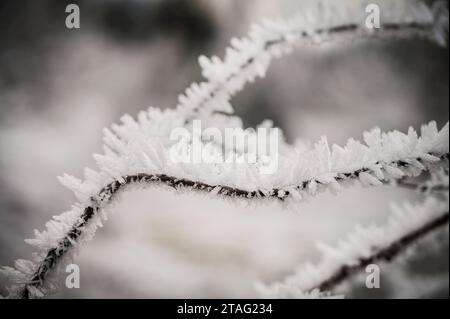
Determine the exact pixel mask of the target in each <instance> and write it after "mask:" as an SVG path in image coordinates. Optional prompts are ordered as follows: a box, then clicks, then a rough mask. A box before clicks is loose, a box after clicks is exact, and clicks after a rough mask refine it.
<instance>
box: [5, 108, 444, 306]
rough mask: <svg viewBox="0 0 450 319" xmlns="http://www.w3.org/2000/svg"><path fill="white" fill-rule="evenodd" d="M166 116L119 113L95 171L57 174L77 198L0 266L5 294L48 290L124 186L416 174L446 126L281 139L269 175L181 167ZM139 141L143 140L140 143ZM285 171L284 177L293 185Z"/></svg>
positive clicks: (436, 161) (221, 186)
mask: <svg viewBox="0 0 450 319" xmlns="http://www.w3.org/2000/svg"><path fill="white" fill-rule="evenodd" d="M173 115H174V114H173V113H172V112H170V111H166V112H165V113H164V112H160V111H156V110H149V112H142V113H140V116H139V117H138V122H136V121H134V120H133V119H132V118H130V117H127V116H126V117H124V118H123V120H122V121H123V124H122V125H121V126H118V125H114V126H113V129H114V131H115V133H116V134H112V133H111V132H109V131H108V130H105V154H104V155H96V156H95V157H96V159H97V162H98V165H99V169H100V170H99V171H98V172H95V171H93V170H91V169H86V171H85V181H83V182H82V181H80V180H77V179H75V178H74V177H71V176H68V175H66V176H65V177H64V178H61V182H62V183H63V184H64V185H66V186H67V187H69V188H70V189H71V190H73V191H74V193H75V195H76V196H77V198H78V200H79V203H77V204H75V205H74V207H73V208H72V210H70V211H68V212H66V213H64V214H63V215H61V216H58V217H55V218H54V220H52V221H50V222H49V223H47V230H46V231H44V232H42V233H40V232H38V231H35V235H36V238H35V239H30V240H27V242H28V243H30V244H32V245H34V246H36V247H38V248H39V249H40V250H41V253H40V254H37V255H35V256H34V258H35V260H33V261H25V260H20V261H18V262H16V265H15V266H16V269H14V268H4V269H3V270H2V272H4V273H6V274H7V275H8V276H9V277H11V278H12V279H13V281H15V282H19V283H20V284H16V285H14V286H13V287H12V288H11V290H10V294H11V296H12V297H23V298H29V297H39V296H41V295H44V294H46V293H48V292H50V291H52V290H53V289H54V288H53V284H52V283H51V281H50V280H48V279H49V278H50V277H51V274H52V272H54V271H55V270H56V269H58V266H59V265H61V264H64V260H65V258H66V257H68V256H70V254H71V252H72V251H74V248H77V247H78V246H79V245H80V244H82V243H83V242H85V241H87V240H89V239H91V238H92V237H93V236H94V234H95V231H96V229H97V227H98V226H99V225H101V224H102V220H103V219H106V216H105V212H104V210H103V207H104V206H105V205H107V204H108V203H109V202H110V201H111V200H112V199H113V197H114V195H116V194H117V193H118V192H119V191H121V190H123V189H124V188H125V187H126V186H127V185H131V184H136V183H137V184H141V185H142V184H163V185H166V186H170V187H172V188H175V189H177V190H178V189H181V188H188V189H192V190H198V191H204V192H208V193H210V194H212V195H214V196H220V195H222V196H228V197H238V198H246V199H251V198H276V199H282V200H284V199H286V198H293V199H294V200H300V199H301V198H302V197H304V196H313V195H315V194H316V193H318V192H320V191H324V190H327V189H331V190H333V191H336V190H337V189H338V188H339V187H340V185H348V184H349V182H351V181H356V180H357V181H360V182H361V183H362V184H364V185H367V186H370V185H381V184H382V181H388V180H397V179H401V178H404V177H405V176H418V175H420V174H421V173H422V172H424V171H427V170H428V168H429V167H431V166H436V165H444V166H446V165H447V164H448V152H449V150H448V148H449V145H448V140H449V139H448V134H449V126H448V124H447V125H446V126H445V127H444V128H443V129H442V130H440V131H439V130H438V129H437V126H436V124H435V123H430V124H429V125H424V126H423V127H422V136H421V137H419V136H418V135H417V133H416V132H415V131H414V130H413V129H410V130H409V132H408V134H403V133H400V132H397V131H394V132H389V133H381V131H380V130H379V129H375V130H373V131H371V132H367V133H365V134H364V135H365V136H364V138H365V142H366V144H362V143H360V142H357V141H355V140H353V139H350V140H349V142H348V143H347V145H346V146H345V147H339V146H337V145H334V146H333V147H332V148H330V147H329V146H328V144H327V143H326V140H324V139H322V140H321V141H320V142H319V143H317V144H316V145H315V147H313V148H312V149H310V150H309V151H303V152H302V153H301V154H299V153H298V150H297V151H296V149H295V147H293V146H290V147H291V149H289V150H288V149H287V147H288V146H287V145H285V147H286V148H285V149H284V151H283V153H284V155H283V157H282V158H281V159H280V168H279V172H278V173H277V174H274V175H260V176H258V175H257V168H256V166H255V165H253V164H245V163H242V164H240V166H237V167H236V166H233V170H232V171H229V170H228V167H227V164H223V165H209V164H204V165H199V164H184V165H181V168H180V164H177V165H171V162H170V158H169V156H168V154H169V153H170V144H168V145H166V146H163V145H164V144H167V142H168V140H167V137H166V134H165V132H164V131H163V130H162V128H163V127H164V128H165V129H169V127H170V125H169V123H179V121H177V120H176V117H173ZM153 121H155V123H154V122H153ZM165 121H167V123H165ZM156 123H158V124H159V125H160V126H161V127H159V126H158V125H156ZM157 132H158V134H160V137H159V138H157V137H156V136H157ZM144 141H145V144H141V143H140V142H142V143H144ZM164 161H165V162H164ZM197 165H199V167H197ZM241 166H243V167H241ZM180 169H181V170H180ZM242 170H243V171H242ZM135 171H140V172H141V173H135ZM243 172H247V174H243ZM248 172H250V173H251V174H248ZM293 172H294V174H293ZM170 173H172V174H170ZM286 174H289V175H290V176H291V182H292V184H289V180H288V179H287V177H286ZM242 176H253V180H250V181H249V180H248V177H247V178H246V179H247V183H244V182H243V180H242V179H241V178H242ZM294 181H295V182H294ZM236 185H241V186H240V187H238V186H236ZM268 185H272V186H271V187H270V188H269V187H268ZM24 283H25V284H24Z"/></svg>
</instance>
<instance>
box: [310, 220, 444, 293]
mask: <svg viewBox="0 0 450 319" xmlns="http://www.w3.org/2000/svg"><path fill="white" fill-rule="evenodd" d="M448 223H449V213H448V212H446V213H445V214H443V215H442V216H441V217H438V218H436V219H435V220H433V221H431V222H429V223H428V224H426V225H423V226H422V227H421V228H419V229H417V230H415V231H413V232H411V233H409V234H407V235H405V236H403V237H401V238H399V239H398V240H397V241H396V242H394V243H392V244H390V245H389V246H387V247H383V248H382V249H380V250H378V251H377V252H376V253H375V254H374V255H372V256H370V257H366V258H361V259H360V260H359V262H358V264H356V265H352V266H348V265H344V266H342V268H341V269H339V270H338V271H337V272H336V273H335V274H334V275H332V276H331V277H330V278H328V279H326V280H325V281H323V282H322V283H321V284H320V285H319V286H318V287H316V288H315V289H318V290H319V291H332V290H333V289H334V288H335V287H336V286H338V285H339V284H341V283H343V282H344V281H345V280H346V279H348V278H349V277H350V276H352V275H354V274H356V273H358V272H361V271H363V270H364V269H365V268H366V267H367V266H368V265H370V264H377V263H379V262H391V261H392V260H393V259H394V258H396V257H397V256H398V255H400V254H401V253H402V252H403V251H405V250H406V249H407V248H408V247H409V246H410V245H412V244H414V243H415V242H416V241H418V240H420V239H421V238H423V237H424V236H426V235H428V234H430V233H432V232H433V231H435V230H438V229H439V228H441V227H444V226H445V225H448Z"/></svg>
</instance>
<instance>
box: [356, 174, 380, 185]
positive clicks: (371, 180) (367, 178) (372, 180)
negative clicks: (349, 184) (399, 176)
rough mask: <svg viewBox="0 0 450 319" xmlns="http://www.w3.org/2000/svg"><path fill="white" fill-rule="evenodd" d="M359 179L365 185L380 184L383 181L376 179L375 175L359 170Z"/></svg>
mask: <svg viewBox="0 0 450 319" xmlns="http://www.w3.org/2000/svg"><path fill="white" fill-rule="evenodd" d="M359 179H360V180H361V182H362V183H363V185H365V186H380V185H383V183H382V182H381V181H380V180H379V179H377V178H376V177H374V176H372V175H371V174H369V173H366V172H361V173H359Z"/></svg>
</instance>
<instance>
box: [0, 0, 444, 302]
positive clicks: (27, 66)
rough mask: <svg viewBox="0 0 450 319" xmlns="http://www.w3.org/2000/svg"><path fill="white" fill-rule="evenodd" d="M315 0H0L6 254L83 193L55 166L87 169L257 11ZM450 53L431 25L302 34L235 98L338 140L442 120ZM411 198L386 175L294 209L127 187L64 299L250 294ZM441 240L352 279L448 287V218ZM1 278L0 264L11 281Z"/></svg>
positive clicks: (0, 208)
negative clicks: (407, 36) (345, 39)
mask: <svg viewBox="0 0 450 319" xmlns="http://www.w3.org/2000/svg"><path fill="white" fill-rule="evenodd" d="M337 1H338V0H336V1H335V2H337ZM315 2H317V1H314V0H309V1H297V0H278V1H273V0H246V1H240V0H184V1H182V0H147V1H145V0H127V1H125V0H108V1H107V0H96V1H86V0H84V1H82V0H77V1H61V0H39V1H31V0H29V1H24V0H3V1H1V2H0V265H12V264H13V261H14V259H16V258H28V257H29V256H30V254H31V252H32V248H31V247H28V246H27V245H26V244H25V243H24V241H23V239H24V238H30V237H32V231H33V229H35V228H37V229H42V228H43V227H44V223H45V222H46V221H47V220H49V219H50V218H51V216H53V215H57V214H60V213H61V212H63V211H64V210H66V209H68V208H69V207H70V205H71V203H72V202H73V201H74V198H73V197H72V195H71V194H70V193H69V192H68V191H67V190H66V189H65V188H63V187H62V186H61V185H60V184H59V183H58V181H57V179H56V176H58V175H61V174H62V173H64V172H66V173H69V174H72V175H75V176H81V173H82V169H83V168H84V167H85V166H90V167H93V166H94V160H93V159H92V154H93V153H94V152H98V151H100V147H101V138H102V133H101V130H102V128H103V127H106V126H109V125H110V124H111V123H113V122H117V121H118V119H119V118H120V116H121V115H122V114H124V113H129V114H131V115H135V114H136V113H137V112H138V111H139V110H141V109H144V108H146V107H148V106H156V107H161V108H173V107H174V106H175V105H176V101H177V96H178V94H179V93H181V92H182V91H183V90H184V89H185V87H187V86H188V85H189V84H190V83H191V82H192V81H198V80H201V74H200V68H199V66H198V63H197V57H198V56H199V55H201V54H206V55H207V56H211V55H214V54H216V55H219V56H223V53H224V50H225V48H226V47H227V46H228V43H229V40H230V38H231V37H233V36H243V35H245V34H246V33H247V31H248V29H249V27H250V25H251V24H252V23H253V22H258V21H260V20H261V19H262V18H264V17H274V16H287V17H289V16H290V15H291V14H292V12H295V11H301V10H303V9H304V8H305V7H307V6H309V5H311V4H313V3H315ZM349 2H351V0H349ZM353 2H355V3H356V2H358V1H357V0H354V1H353ZM372 2H373V1H372ZM69 3H76V4H78V5H79V7H80V11H81V28H80V29H71V30H70V29H67V28H66V27H65V19H66V16H67V14H66V13H65V7H66V5H67V4H69ZM448 61H449V59H448V48H441V47H438V46H436V45H434V44H431V43H430V42H429V41H426V40H423V39H412V40H400V39H396V40H392V41H373V40H369V41H367V40H361V41H356V42H354V43H346V44H339V45H337V46H333V47H314V48H305V49H301V50H298V51H297V52H296V53H294V54H292V55H290V56H289V57H286V58H284V59H282V60H277V61H275V63H274V64H273V66H272V67H271V69H270V71H269V73H268V75H267V77H266V78H265V79H263V80H259V81H258V82H256V83H255V84H252V85H250V86H249V87H247V89H246V90H244V92H241V93H240V94H239V95H238V96H237V97H236V98H235V99H234V100H233V101H232V103H233V105H234V106H235V109H236V112H237V114H238V115H240V116H242V118H243V120H244V123H245V125H246V126H255V125H256V124H258V123H260V122H261V121H262V120H264V119H272V120H274V123H275V125H277V126H279V127H281V128H282V129H283V130H284V131H285V134H286V138H287V139H288V140H289V141H290V142H293V141H294V139H295V138H297V137H301V138H304V139H310V140H313V141H315V140H317V139H318V138H319V137H320V136H322V135H326V136H327V137H328V138H329V141H330V142H332V143H341V144H342V143H344V142H345V141H346V139H347V138H349V137H355V138H357V139H360V138H361V136H362V132H363V131H364V130H367V129H370V128H372V127H374V126H379V127H381V128H382V129H383V130H390V129H398V130H403V131H404V130H407V128H408V126H409V125H413V126H414V127H415V128H419V126H420V124H421V123H425V122H428V121H430V120H436V121H437V122H438V124H439V126H442V125H443V124H445V123H446V122H447V121H448V119H449V113H448V104H449V94H448V88H449V86H448ZM404 200H412V201H415V200H419V198H418V196H417V195H415V194H414V193H411V192H408V191H405V190H400V189H394V188H390V187H387V186H385V187H381V188H377V189H351V190H346V191H344V192H343V193H342V194H341V195H339V196H338V197H335V196H332V195H320V196H318V197H317V198H315V200H314V201H311V202H309V203H305V204H304V205H302V206H299V207H296V208H292V207H287V208H286V207H281V206H279V205H276V204H273V205H270V206H267V205H260V204H255V205H250V206H248V205H246V204H242V205H236V204H235V203H229V202H226V201H225V202H224V201H222V200H215V199H211V198H209V197H206V196H203V195H200V194H194V195H186V194H182V195H177V196H174V194H173V192H171V191H167V190H165V189H159V188H158V189H151V188H150V189H146V190H136V191H133V192H128V193H126V194H123V195H122V197H121V199H120V200H119V201H117V202H116V203H115V204H114V205H112V206H111V207H109V208H108V210H109V211H111V212H112V213H113V214H112V217H111V218H110V220H109V222H108V223H107V225H106V227H105V228H104V229H101V230H100V231H99V232H98V234H97V236H96V238H95V239H94V240H93V241H92V242H91V243H90V244H89V245H87V246H86V247H85V249H84V250H82V251H81V252H80V255H79V257H78V259H77V260H76V262H77V263H78V265H79V266H80V269H81V288H80V289H73V290H69V289H63V290H62V291H61V292H60V293H59V294H58V295H56V296H55V297H59V298H62V297H66V298H78V297H81V298H103V297H106V298H110V297H120V298H136V297H137V298H171V297H179V298H198V297H206V298H214V297H223V298H227V297H252V296H255V291H254V286H253V285H254V283H255V282H257V281H263V282H272V281H275V280H280V279H282V278H283V277H284V276H286V275H287V274H289V273H291V272H292V270H293V269H294V267H295V265H297V264H299V263H301V262H304V261H307V260H312V261H314V260H317V258H318V257H319V256H318V255H317V253H316V251H315V248H314V243H315V242H317V241H318V240H320V241H323V242H326V243H333V242H334V241H335V240H336V238H338V237H339V236H342V235H343V234H345V233H346V232H348V231H349V230H351V229H353V227H354V225H355V224H356V223H359V224H363V225H367V224H368V223H370V222H375V223H382V222H383V221H384V220H385V219H386V216H387V215H388V214H389V204H390V203H391V202H402V201H404ZM438 240H439V242H441V244H440V245H433V247H430V246H429V245H428V246H425V248H424V249H421V251H422V252H423V253H422V254H419V255H417V254H415V255H414V256H411V257H410V258H409V259H410V260H409V262H408V263H405V262H404V261H400V262H398V263H395V264H393V265H389V266H382V280H381V289H378V290H368V289H365V287H364V285H363V282H364V281H363V282H362V283H361V282H359V283H358V282H355V283H354V284H353V285H352V286H351V287H346V288H345V292H346V293H347V295H348V296H350V297H355V298H360V297H369V298H432V297H443V298H448V229H447V230H444V233H443V234H441V236H440V237H439V238H438ZM431 248H432V249H431ZM5 284H6V283H5V278H3V277H0V293H1V294H4V293H5Z"/></svg>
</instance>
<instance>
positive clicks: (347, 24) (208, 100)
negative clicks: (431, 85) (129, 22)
mask: <svg viewBox="0 0 450 319" xmlns="http://www.w3.org/2000/svg"><path fill="white" fill-rule="evenodd" d="M383 4H384V6H383V7H382V9H381V13H382V21H381V25H380V28H379V29H370V28H368V27H367V26H366V24H365V20H366V18H367V13H366V10H365V4H364V1H362V3H360V4H359V5H355V4H354V3H352V4H351V5H349V4H348V3H341V2H339V4H336V5H335V6H332V5H330V4H324V3H322V2H319V5H318V6H317V7H316V8H315V9H309V10H308V11H306V12H302V13H301V14H298V15H296V16H294V17H292V18H291V19H288V20H283V19H274V20H265V21H263V23H261V24H258V25H254V26H252V28H251V31H250V33H249V34H248V36H247V37H245V38H242V39H237V38H233V39H232V41H231V46H230V47H229V48H227V50H226V54H225V57H224V59H223V60H221V59H220V58H219V57H217V56H213V57H212V58H211V59H209V58H207V57H205V56H201V57H200V58H199V62H200V66H201V67H202V70H203V72H202V74H203V76H204V78H205V79H206V81H204V82H201V83H193V84H192V85H191V86H190V87H189V88H188V89H187V90H186V92H185V93H184V94H182V95H180V96H179V104H178V107H177V108H178V109H179V110H181V111H182V112H184V113H185V115H186V119H187V121H190V120H192V119H194V118H202V117H203V116H202V114H203V115H206V118H207V117H208V116H209V115H210V114H211V113H214V112H217V113H221V114H224V113H225V114H232V113H233V107H232V106H231V104H230V100H231V98H232V97H233V96H234V95H235V94H236V93H237V92H239V91H241V90H242V89H243V88H244V86H245V84H246V83H248V82H253V81H254V80H255V79H256V78H257V77H264V76H265V74H266V72H267V69H268V67H269V65H270V62H271V61H272V59H273V58H278V57H281V56H283V55H285V54H288V53H290V52H292V51H293V50H294V49H295V48H297V47H305V46H309V45H318V44H321V43H323V42H326V41H333V40H342V39H345V38H351V39H354V38H355V37H369V36H375V37H410V36H424V37H427V38H430V39H432V40H433V41H435V42H437V43H439V44H441V45H445V43H446V35H447V33H448V9H447V7H446V4H445V3H444V2H440V1H437V2H435V4H434V5H433V6H432V7H428V6H427V5H425V4H423V3H421V2H419V3H417V2H416V1H406V2H404V1H398V0H395V1H387V2H384V3H383Z"/></svg>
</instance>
